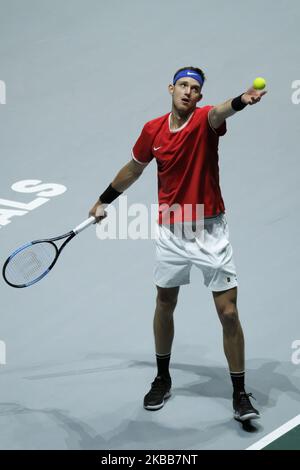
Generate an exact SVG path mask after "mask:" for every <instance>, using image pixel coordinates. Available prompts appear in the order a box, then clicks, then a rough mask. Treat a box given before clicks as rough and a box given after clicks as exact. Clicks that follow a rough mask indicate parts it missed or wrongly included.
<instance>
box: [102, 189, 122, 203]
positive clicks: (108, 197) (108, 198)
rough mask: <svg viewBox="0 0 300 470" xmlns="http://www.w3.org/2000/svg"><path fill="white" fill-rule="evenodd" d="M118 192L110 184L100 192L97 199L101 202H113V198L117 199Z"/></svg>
mask: <svg viewBox="0 0 300 470" xmlns="http://www.w3.org/2000/svg"><path fill="white" fill-rule="evenodd" d="M120 194H122V193H120V192H119V191H117V190H116V189H114V188H113V187H112V185H111V184H110V185H109V186H108V187H107V188H106V190H105V191H104V193H102V194H101V196H100V197H99V201H100V202H102V204H110V203H111V202H113V201H114V200H115V199H117V197H119V196H120Z"/></svg>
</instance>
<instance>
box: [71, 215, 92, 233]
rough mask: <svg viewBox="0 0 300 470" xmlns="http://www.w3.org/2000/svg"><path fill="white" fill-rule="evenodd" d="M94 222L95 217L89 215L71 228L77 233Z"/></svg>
mask: <svg viewBox="0 0 300 470" xmlns="http://www.w3.org/2000/svg"><path fill="white" fill-rule="evenodd" d="M94 222H95V217H93V216H91V217H89V218H88V219H86V220H85V221H84V222H82V223H81V224H79V225H77V227H75V228H73V232H74V233H75V234H76V235H77V233H79V232H82V230H84V229H86V228H87V227H89V226H90V225H92V224H93V223H94Z"/></svg>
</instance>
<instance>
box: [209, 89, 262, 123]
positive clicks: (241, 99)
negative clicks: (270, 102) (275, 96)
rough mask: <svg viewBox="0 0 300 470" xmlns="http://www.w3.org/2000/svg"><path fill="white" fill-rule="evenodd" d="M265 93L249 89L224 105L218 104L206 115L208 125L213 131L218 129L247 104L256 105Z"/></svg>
mask: <svg viewBox="0 0 300 470" xmlns="http://www.w3.org/2000/svg"><path fill="white" fill-rule="evenodd" d="M266 93H267V91H266V90H263V91H262V90H256V89H255V88H253V87H251V88H249V90H247V91H246V92H245V93H243V94H242V95H240V96H238V97H237V98H233V99H230V100H228V101H225V103H221V104H218V105H217V106H215V107H214V108H212V109H211V110H210V111H209V113H208V119H209V123H210V125H211V126H212V127H213V128H214V129H218V128H219V127H220V126H221V125H222V124H223V122H224V121H225V119H227V118H228V117H230V116H233V115H234V114H236V113H237V112H238V111H241V110H242V109H243V108H244V107H245V106H247V105H248V104H250V105H253V104H256V103H258V102H259V101H260V100H261V98H262V97H263V96H264V95H265V94H266Z"/></svg>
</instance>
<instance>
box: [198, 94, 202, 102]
mask: <svg viewBox="0 0 300 470" xmlns="http://www.w3.org/2000/svg"><path fill="white" fill-rule="evenodd" d="M202 98H203V95H202V94H201V93H200V95H199V98H198V99H197V103H199V101H201V100H202Z"/></svg>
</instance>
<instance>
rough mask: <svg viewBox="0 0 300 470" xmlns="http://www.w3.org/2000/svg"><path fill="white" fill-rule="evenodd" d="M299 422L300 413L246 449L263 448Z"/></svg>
mask: <svg viewBox="0 0 300 470" xmlns="http://www.w3.org/2000/svg"><path fill="white" fill-rule="evenodd" d="M299 424H300V415H298V416H296V417H295V418H293V419H291V420H290V421H288V422H287V423H285V424H283V425H282V426H280V428H278V429H275V431H273V432H271V433H270V434H267V435H266V436H265V437H263V438H262V439H260V440H259V441H257V442H256V443H255V444H252V445H251V446H250V447H247V449H245V450H261V449H263V448H264V447H266V446H267V445H269V444H271V442H273V441H276V439H278V438H279V437H281V436H282V435H283V434H285V433H286V432H288V431H290V430H291V429H293V428H295V427H296V426H298V425H299Z"/></svg>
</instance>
